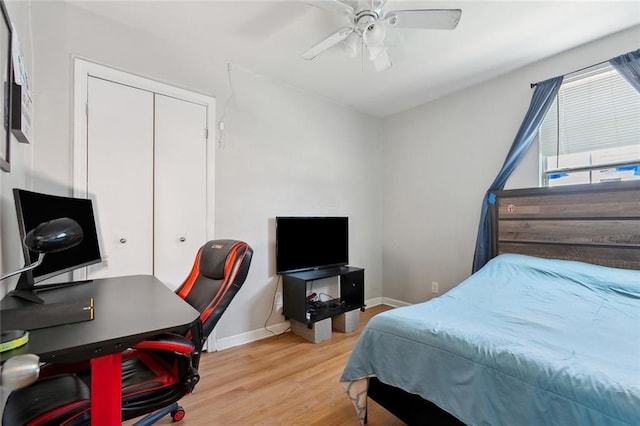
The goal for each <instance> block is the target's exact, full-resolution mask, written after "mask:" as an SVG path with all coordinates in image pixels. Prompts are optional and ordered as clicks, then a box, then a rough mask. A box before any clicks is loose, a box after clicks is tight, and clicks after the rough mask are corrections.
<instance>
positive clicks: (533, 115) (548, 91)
mask: <svg viewBox="0 0 640 426" xmlns="http://www.w3.org/2000/svg"><path fill="white" fill-rule="evenodd" d="M562 78H563V77H562V76H560V77H555V78H552V79H549V80H546V81H543V82H540V83H538V84H536V88H535V90H534V92H533V96H532V97H531V104H530V105H529V110H528V111H527V114H526V115H525V117H524V121H523V122H522V124H521V125H520V129H519V130H518V133H517V135H516V138H515V140H514V141H513V145H511V149H510V150H509V153H508V154H507V158H506V159H505V160H504V164H503V165H502V168H501V169H500V172H498V176H496V179H495V180H494V181H493V183H492V184H491V186H490V187H489V189H488V190H487V193H486V194H485V196H484V199H483V201H482V209H481V211H480V226H479V227H478V237H477V240H476V251H475V253H474V255H473V269H472V272H476V271H477V270H478V269H480V268H482V267H483V266H484V265H485V263H487V262H488V261H489V257H490V256H491V233H492V224H491V217H490V215H489V204H493V203H494V202H495V195H494V194H492V193H491V191H498V190H501V189H503V188H504V185H505V184H506V183H507V179H508V178H509V176H511V173H513V170H514V169H515V168H516V166H517V165H518V164H519V163H520V161H522V158H523V157H524V156H525V154H526V153H527V151H528V150H529V147H530V146H531V143H532V142H533V140H534V139H535V137H536V135H537V133H538V128H539V127H540V124H542V120H543V119H544V117H545V115H547V111H548V110H549V107H550V106H551V104H552V103H553V100H554V99H555V97H556V95H557V93H558V89H559V88H560V85H561V84H562Z"/></svg>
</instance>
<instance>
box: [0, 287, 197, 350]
mask: <svg viewBox="0 0 640 426" xmlns="http://www.w3.org/2000/svg"><path fill="white" fill-rule="evenodd" d="M38 296H39V297H41V298H42V299H44V300H45V303H56V302H68V301H71V300H83V299H84V300H87V299H89V298H91V297H93V299H94V319H93V320H92V321H84V322H78V323H73V324H67V325H60V326H56V327H49V328H42V329H38V330H32V331H30V332H29V343H27V344H26V345H25V346H22V347H20V348H17V349H15V350H12V351H8V352H4V353H2V356H1V359H2V360H5V359H8V358H10V357H11V356H14V355H18V354H21V353H33V354H36V355H39V356H40V360H41V361H44V362H56V361H58V362H75V361H79V360H84V359H90V358H95V357H98V356H102V355H107V354H110V353H115V352H121V351H123V350H124V349H126V348H128V347H131V346H133V345H135V344H136V343H138V342H140V341H142V340H145V339H148V338H150V337H152V336H155V335H157V334H160V333H164V332H178V333H184V332H186V330H187V329H189V328H190V327H191V326H192V325H193V324H194V323H196V322H197V320H198V317H199V313H198V311H197V310H195V309H194V308H192V307H191V306H190V305H189V304H188V303H186V302H185V301H184V300H182V299H181V298H180V297H178V296H177V295H176V294H175V293H174V292H173V291H171V289H169V288H168V287H166V286H165V285H164V284H163V283H162V282H161V281H159V280H158V279H157V278H155V277H153V276H150V275H134V276H127V277H117V278H101V279H95V280H93V281H90V282H88V283H85V284H80V285H76V286H71V287H65V288H60V289H56V290H49V291H44V292H39V293H38ZM20 306H29V304H28V303H26V302H23V301H21V300H19V299H17V298H14V297H10V296H7V297H5V298H4V299H3V300H2V302H0V307H2V308H3V309H6V308H16V307H20ZM0 325H1V324H0Z"/></svg>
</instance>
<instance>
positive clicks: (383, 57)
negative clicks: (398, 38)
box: [369, 46, 391, 72]
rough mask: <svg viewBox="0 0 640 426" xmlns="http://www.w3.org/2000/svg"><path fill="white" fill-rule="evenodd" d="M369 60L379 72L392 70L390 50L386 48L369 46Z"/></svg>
mask: <svg viewBox="0 0 640 426" xmlns="http://www.w3.org/2000/svg"><path fill="white" fill-rule="evenodd" d="M369 59H371V62H372V63H373V67H374V68H375V70H376V71H377V72H381V71H385V70H388V69H389V68H391V58H389V52H388V49H387V48H386V47H384V46H369Z"/></svg>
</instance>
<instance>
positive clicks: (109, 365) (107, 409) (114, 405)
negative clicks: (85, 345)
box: [91, 352, 122, 426]
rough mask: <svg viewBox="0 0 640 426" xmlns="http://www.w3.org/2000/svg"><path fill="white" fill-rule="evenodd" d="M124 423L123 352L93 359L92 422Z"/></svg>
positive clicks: (101, 425) (106, 423)
mask: <svg viewBox="0 0 640 426" xmlns="http://www.w3.org/2000/svg"><path fill="white" fill-rule="evenodd" d="M121 423H122V354H121V353H119V352H118V353H115V354H110V355H105V356H101V357H99V358H93V359H92V360H91V424H92V425H100V426H103V425H104V426H107V425H119V424H121Z"/></svg>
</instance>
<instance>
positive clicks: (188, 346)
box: [134, 333, 196, 355]
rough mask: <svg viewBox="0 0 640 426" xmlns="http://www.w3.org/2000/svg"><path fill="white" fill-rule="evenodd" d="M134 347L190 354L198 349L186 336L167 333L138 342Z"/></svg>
mask: <svg viewBox="0 0 640 426" xmlns="http://www.w3.org/2000/svg"><path fill="white" fill-rule="evenodd" d="M134 349H151V350H159V351H167V352H175V353H179V354H183V355H189V354H191V353H193V352H194V351H195V350H196V346H195V345H194V344H193V342H191V341H190V340H188V339H187V338H185V337H184V336H180V335H179V334H170V333H165V334H160V335H158V336H155V337H154V338H153V339H150V340H145V341H142V342H140V343H138V344H136V345H135V346H134Z"/></svg>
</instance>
